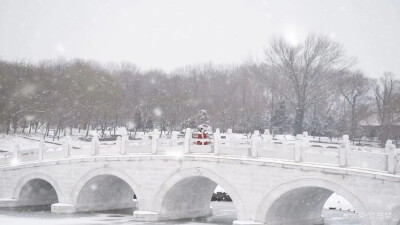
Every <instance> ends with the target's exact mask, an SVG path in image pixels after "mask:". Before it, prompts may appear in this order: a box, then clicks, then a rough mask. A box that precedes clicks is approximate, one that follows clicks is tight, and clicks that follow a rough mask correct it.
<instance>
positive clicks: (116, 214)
mask: <svg viewBox="0 0 400 225" xmlns="http://www.w3.org/2000/svg"><path fill="white" fill-rule="evenodd" d="M212 206H213V209H214V213H213V215H212V216H209V217H205V218H198V219H188V220H178V221H165V222H136V221H133V220H132V210H130V209H127V210H118V211H108V212H101V213H77V214H55V213H50V207H48V206H47V207H43V206H42V207H34V208H33V207H25V208H13V209H4V208H3V209H0V221H1V223H2V224H7V225H20V224H24V223H29V224H30V225H103V224H129V225H145V224H148V225H150V224H152V225H167V224H170V225H171V224H186V225H200V224H214V225H217V224H218V225H228V224H229V225H231V224H232V222H233V220H235V215H236V211H235V206H234V205H233V203H232V202H213V203H212ZM346 213H347V212H342V211H336V210H324V211H323V214H324V215H325V218H326V223H325V225H359V224H360V223H359V222H357V221H355V220H351V219H345V218H344V215H345V214H346Z"/></svg>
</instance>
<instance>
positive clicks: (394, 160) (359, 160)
mask: <svg viewBox="0 0 400 225" xmlns="http://www.w3.org/2000/svg"><path fill="white" fill-rule="evenodd" d="M160 137H161V135H160V132H159V131H158V130H157V129H155V130H154V131H153V132H151V133H150V136H149V137H143V139H141V140H128V135H127V133H126V134H123V135H122V137H118V138H117V140H116V141H102V142H100V141H99V138H98V137H97V135H96V134H94V136H93V138H92V141H91V142H90V143H87V144H83V145H81V146H72V144H71V139H70V138H68V139H67V142H66V143H65V144H63V145H60V146H45V144H44V142H43V141H42V142H41V143H40V145H39V148H34V149H27V150H20V149H19V146H18V145H16V147H15V149H14V152H13V153H9V152H6V153H0V165H17V164H19V163H24V162H31V161H33V162H38V161H42V160H47V159H61V158H69V157H82V156H86V157H87V156H97V155H105V156H107V155H111V156H112V155H130V154H160V155H162V154H165V155H176V154H178V155H182V154H199V153H201V154H214V155H229V156H242V157H253V158H269V159H279V160H285V161H294V162H297V163H312V164H324V165H334V166H340V167H352V168H361V169H367V170H378V171H387V172H388V173H392V174H393V173H400V166H399V165H398V164H399V163H398V162H399V158H398V156H399V154H400V152H399V150H400V149H396V148H395V145H394V144H392V142H391V141H390V140H389V141H387V143H386V148H385V149H384V152H382V150H379V149H376V150H375V151H372V150H371V149H369V151H355V150H352V149H351V145H350V141H349V137H348V136H347V135H344V136H343V140H341V141H340V143H316V142H313V141H312V139H311V138H310V137H309V136H308V134H307V132H305V133H304V134H303V135H297V136H296V137H294V136H289V137H284V138H282V137H278V138H273V137H272V135H270V134H269V132H268V131H266V132H265V133H264V134H262V135H261V134H260V133H259V132H258V131H255V132H254V133H253V134H252V135H251V137H250V138H248V137H244V136H243V135H237V134H233V133H232V132H231V131H228V133H226V134H222V133H220V131H219V129H217V130H216V132H215V133H214V134H213V138H211V139H210V138H209V139H196V138H193V135H192V130H191V129H187V130H186V132H185V136H184V138H178V134H177V133H172V135H171V138H160ZM205 143H207V145H205Z"/></svg>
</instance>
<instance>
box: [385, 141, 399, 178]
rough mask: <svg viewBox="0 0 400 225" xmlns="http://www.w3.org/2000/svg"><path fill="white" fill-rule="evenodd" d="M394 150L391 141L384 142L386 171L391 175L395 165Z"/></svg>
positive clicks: (395, 153)
mask: <svg viewBox="0 0 400 225" xmlns="http://www.w3.org/2000/svg"><path fill="white" fill-rule="evenodd" d="M395 148H396V146H395V145H394V144H393V143H392V141H391V140H387V141H386V145H385V152H386V154H387V171H388V173H392V174H393V173H395V172H396V164H397V152H396V149H395Z"/></svg>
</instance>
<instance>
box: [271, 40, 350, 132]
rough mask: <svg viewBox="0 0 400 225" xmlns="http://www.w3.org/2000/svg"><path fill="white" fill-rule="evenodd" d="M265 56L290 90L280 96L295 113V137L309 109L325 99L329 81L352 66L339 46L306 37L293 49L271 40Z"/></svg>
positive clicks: (285, 43)
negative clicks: (289, 104) (290, 105)
mask: <svg viewBox="0 0 400 225" xmlns="http://www.w3.org/2000/svg"><path fill="white" fill-rule="evenodd" d="M265 56H266V63H267V65H269V66H270V67H271V68H273V69H274V70H275V71H277V73H278V74H277V75H279V76H282V77H283V78H284V79H285V81H284V82H286V84H287V85H288V86H290V88H291V90H292V91H291V92H281V94H282V95H283V96H284V97H285V98H286V99H287V100H288V101H289V102H290V103H291V104H292V106H293V107H294V108H295V110H296V112H295V122H294V127H293V128H294V133H295V134H299V133H302V132H303V121H304V116H305V113H306V110H307V109H308V108H309V106H310V105H311V104H313V103H314V102H316V101H319V100H320V99H321V98H324V97H326V95H327V94H328V93H329V92H328V91H327V89H328V88H329V87H330V86H331V80H332V78H333V77H334V76H335V75H336V74H338V73H339V72H340V71H343V70H345V69H347V68H349V66H351V65H352V63H353V61H351V60H349V59H348V58H346V57H345V55H344V50H343V48H342V46H341V45H340V44H338V43H336V42H333V41H331V40H329V39H327V38H326V37H323V36H309V37H308V38H307V39H306V40H305V41H304V42H303V43H302V44H300V45H297V46H293V45H290V44H289V43H288V42H286V41H285V40H284V39H283V38H279V39H275V40H273V41H272V43H271V45H270V47H269V48H267V49H266V50H265ZM271 86H272V85H271Z"/></svg>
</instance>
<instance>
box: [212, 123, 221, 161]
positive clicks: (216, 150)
mask: <svg viewBox="0 0 400 225" xmlns="http://www.w3.org/2000/svg"><path fill="white" fill-rule="evenodd" d="M220 139H221V131H220V130H219V128H217V129H216V130H215V133H214V154H215V155H218V154H219V142H220Z"/></svg>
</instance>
